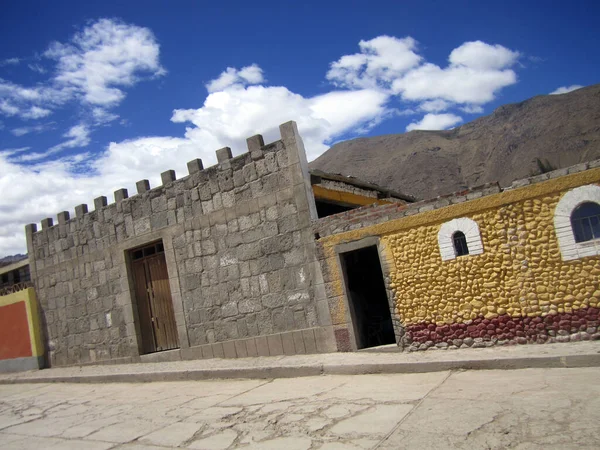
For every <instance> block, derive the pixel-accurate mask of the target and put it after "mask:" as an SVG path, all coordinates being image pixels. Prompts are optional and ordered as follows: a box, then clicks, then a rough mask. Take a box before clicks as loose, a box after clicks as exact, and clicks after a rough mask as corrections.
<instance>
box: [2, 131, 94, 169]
mask: <svg viewBox="0 0 600 450" xmlns="http://www.w3.org/2000/svg"><path fill="white" fill-rule="evenodd" d="M63 137H66V138H69V139H67V140H66V141H65V142H61V143H60V144H57V145H55V146H53V147H50V148H49V149H48V150H46V151H45V152H36V153H28V154H26V155H21V156H19V157H18V158H17V159H15V160H13V162H30V161H39V160H41V159H45V158H47V157H48V156H51V155H54V154H57V153H59V152H61V151H63V150H64V149H66V148H80V147H86V146H87V145H88V144H89V143H90V130H89V128H88V127H87V126H86V125H85V124H79V125H75V126H74V127H71V128H70V129H69V131H67V132H66V133H65V134H64V135H63Z"/></svg>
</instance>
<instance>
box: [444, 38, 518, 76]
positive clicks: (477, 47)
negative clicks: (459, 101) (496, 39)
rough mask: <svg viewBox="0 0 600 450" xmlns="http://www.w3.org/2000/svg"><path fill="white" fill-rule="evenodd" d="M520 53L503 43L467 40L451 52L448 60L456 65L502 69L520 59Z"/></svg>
mask: <svg viewBox="0 0 600 450" xmlns="http://www.w3.org/2000/svg"><path fill="white" fill-rule="evenodd" d="M519 56H521V55H520V53H519V52H515V51H512V50H509V49H507V48H506V47H503V46H501V45H490V44H486V43H485V42H481V41H474V42H465V43H464V44H463V45H461V46H460V47H458V48H455V49H454V50H452V52H451V53H450V57H449V58H448V60H449V61H450V64H452V65H455V66H465V67H470V68H472V69H478V70H500V69H504V68H506V67H511V66H512V65H514V64H515V63H516V62H517V60H518V59H519Z"/></svg>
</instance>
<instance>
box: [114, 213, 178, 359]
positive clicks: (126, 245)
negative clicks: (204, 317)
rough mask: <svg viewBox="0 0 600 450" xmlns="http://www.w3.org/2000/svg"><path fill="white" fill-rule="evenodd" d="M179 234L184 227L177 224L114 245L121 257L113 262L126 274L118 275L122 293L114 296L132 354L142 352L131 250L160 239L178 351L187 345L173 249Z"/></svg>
mask: <svg viewBox="0 0 600 450" xmlns="http://www.w3.org/2000/svg"><path fill="white" fill-rule="evenodd" d="M182 234H185V230H184V227H183V225H179V224H178V225H176V226H172V227H169V228H166V229H161V230H157V231H152V232H148V233H145V234H143V235H142V236H136V237H132V238H129V239H127V240H126V241H124V242H122V243H121V244H120V245H118V246H117V249H116V251H117V252H118V255H119V259H120V260H119V261H115V265H117V264H118V265H119V266H121V271H122V273H124V274H126V276H123V277H121V291H122V293H123V294H122V295H121V296H119V297H117V304H118V306H120V307H122V308H123V312H124V315H125V319H126V322H127V323H126V328H127V336H128V338H129V339H130V343H131V344H130V345H131V348H132V351H133V353H134V354H135V353H137V355H145V353H144V348H143V344H142V339H141V331H140V326H139V317H138V312H137V301H136V297H135V285H134V278H133V270H132V266H131V257H130V251H131V250H134V249H136V248H138V247H143V246H145V245H147V244H152V243H153V242H157V241H160V240H162V243H163V246H164V249H165V262H166V264H167V273H168V276H169V288H170V290H171V299H172V301H173V312H174V313H175V325H176V327H177V335H178V338H179V349H180V350H181V349H185V348H189V347H190V341H189V336H188V330H187V324H186V318H185V314H184V308H183V299H182V297H181V289H180V284H179V271H178V270H177V262H176V256H175V249H174V248H173V239H174V238H175V237H178V236H181V235H182ZM111 253H113V252H111ZM113 254H114V253H113ZM133 349H135V350H133Z"/></svg>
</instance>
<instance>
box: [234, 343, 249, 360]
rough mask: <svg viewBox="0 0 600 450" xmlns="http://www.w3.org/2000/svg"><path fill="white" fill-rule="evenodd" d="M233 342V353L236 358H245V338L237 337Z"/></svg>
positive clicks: (246, 354)
mask: <svg viewBox="0 0 600 450" xmlns="http://www.w3.org/2000/svg"><path fill="white" fill-rule="evenodd" d="M234 344H235V353H236V354H237V357H238V358H247V357H248V349H247V348H246V340H245V339H238V340H236V341H234Z"/></svg>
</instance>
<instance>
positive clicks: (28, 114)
mask: <svg viewBox="0 0 600 450" xmlns="http://www.w3.org/2000/svg"><path fill="white" fill-rule="evenodd" d="M51 113H52V111H50V110H49V109H46V108H40V107H39V106H32V107H31V108H29V109H28V110H26V111H23V112H21V117H22V118H24V119H41V118H42V117H46V116H48V115H50V114H51Z"/></svg>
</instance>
